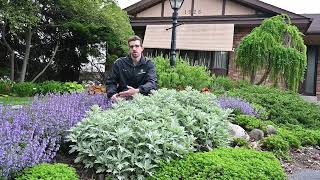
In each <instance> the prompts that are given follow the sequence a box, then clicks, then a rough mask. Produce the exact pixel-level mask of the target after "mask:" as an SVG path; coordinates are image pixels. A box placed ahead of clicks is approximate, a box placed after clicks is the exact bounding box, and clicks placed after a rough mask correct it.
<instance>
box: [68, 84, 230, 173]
mask: <svg viewBox="0 0 320 180" xmlns="http://www.w3.org/2000/svg"><path fill="white" fill-rule="evenodd" d="M212 100H214V102H215V103H214V105H212ZM229 114H230V111H229V110H222V109H221V108H220V106H219V105H218V102H217V99H216V98H215V96H214V95H212V94H210V93H199V92H198V91H196V90H192V89H190V88H187V89H186V90H184V91H179V92H177V91H176V90H167V89H160V90H158V91H155V92H153V94H152V95H150V96H142V95H136V96H135V97H134V99H133V100H131V101H119V102H118V103H116V104H113V106H112V108H111V109H109V110H108V111H102V110H101V109H99V108H96V107H95V108H93V110H92V111H91V112H89V113H88V116H87V117H86V118H85V119H84V120H82V121H80V122H79V123H78V124H77V125H76V126H75V127H73V128H71V130H70V134H69V136H68V139H69V141H71V142H72V145H71V151H70V152H77V153H78V157H77V158H76V160H75V161H76V162H82V163H84V164H85V167H87V168H95V169H96V170H97V173H105V174H107V176H108V177H109V178H112V179H145V178H146V177H147V176H152V174H153V172H154V170H155V169H156V168H157V167H158V166H159V163H160V161H162V160H164V161H170V160H171V159H175V158H181V157H183V156H184V155H185V154H187V153H189V152H192V151H196V150H199V149H201V147H204V148H206V149H211V148H212V147H217V146H225V145H226V144H227V143H228V140H229V139H228V123H227V118H228V115H229Z"/></svg>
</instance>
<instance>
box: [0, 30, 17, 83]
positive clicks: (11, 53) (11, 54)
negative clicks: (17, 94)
mask: <svg viewBox="0 0 320 180" xmlns="http://www.w3.org/2000/svg"><path fill="white" fill-rule="evenodd" d="M5 34H6V24H3V26H2V42H3V44H4V45H5V46H6V48H8V51H9V52H10V66H11V67H10V70H11V71H10V80H11V81H14V50H13V49H12V48H11V46H10V45H9V43H8V42H7V39H6V35H5Z"/></svg>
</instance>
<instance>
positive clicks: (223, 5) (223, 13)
mask: <svg viewBox="0 0 320 180" xmlns="http://www.w3.org/2000/svg"><path fill="white" fill-rule="evenodd" d="M226 4H227V0H223V2H222V15H225V14H226Z"/></svg>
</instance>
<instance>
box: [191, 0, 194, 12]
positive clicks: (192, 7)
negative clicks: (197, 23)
mask: <svg viewBox="0 0 320 180" xmlns="http://www.w3.org/2000/svg"><path fill="white" fill-rule="evenodd" d="M193 11H194V0H192V2H191V16H193V13H194V12H193Z"/></svg>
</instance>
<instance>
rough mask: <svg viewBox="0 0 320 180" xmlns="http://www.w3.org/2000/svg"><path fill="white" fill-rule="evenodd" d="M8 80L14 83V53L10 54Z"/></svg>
mask: <svg viewBox="0 0 320 180" xmlns="http://www.w3.org/2000/svg"><path fill="white" fill-rule="evenodd" d="M10 80H11V81H14V52H11V53H10Z"/></svg>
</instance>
